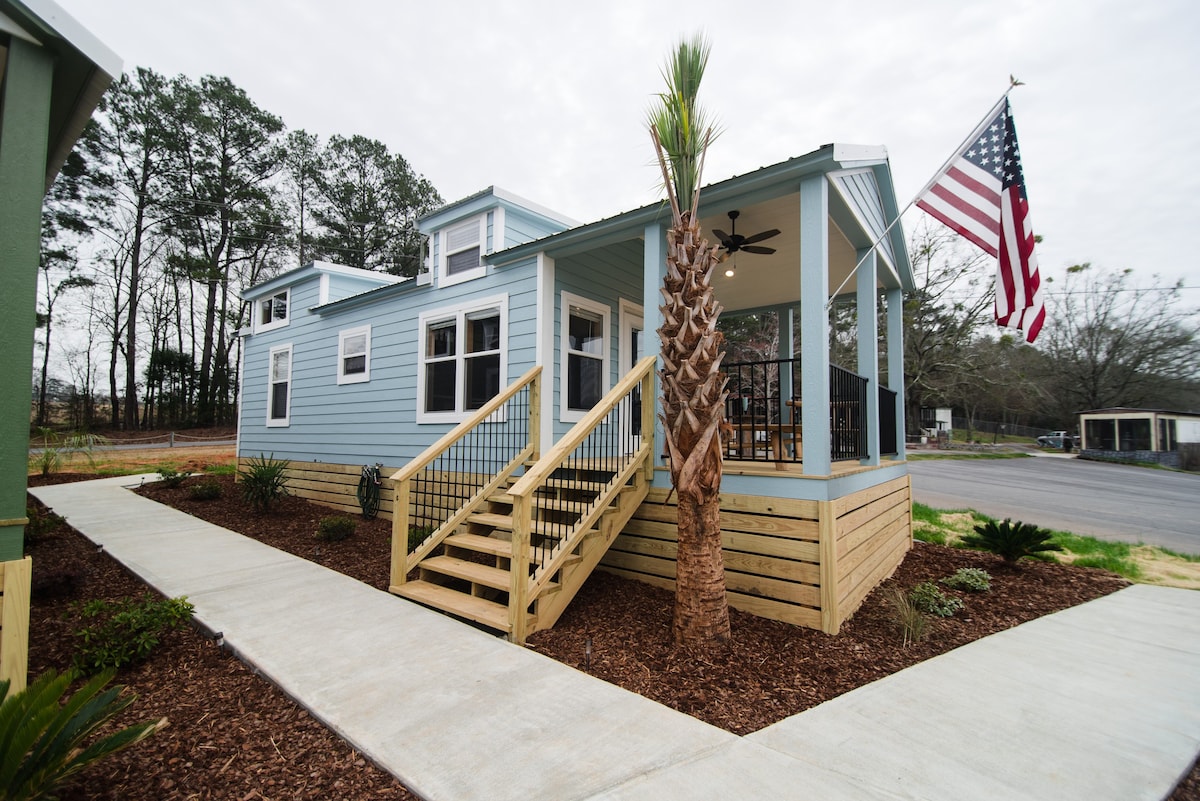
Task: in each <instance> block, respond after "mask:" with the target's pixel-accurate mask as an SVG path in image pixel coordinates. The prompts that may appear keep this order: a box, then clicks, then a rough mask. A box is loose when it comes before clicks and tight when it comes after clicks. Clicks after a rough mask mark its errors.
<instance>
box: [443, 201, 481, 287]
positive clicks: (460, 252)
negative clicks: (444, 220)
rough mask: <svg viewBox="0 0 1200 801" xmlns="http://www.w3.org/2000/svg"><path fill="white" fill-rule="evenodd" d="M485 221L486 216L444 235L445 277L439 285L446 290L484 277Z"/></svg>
mask: <svg viewBox="0 0 1200 801" xmlns="http://www.w3.org/2000/svg"><path fill="white" fill-rule="evenodd" d="M485 220H486V216H479V217H474V218H472V219H470V220H467V221H466V222H463V223H459V224H457V225H453V226H451V227H449V228H447V229H446V230H445V231H443V232H442V254H443V255H442V258H441V260H440V261H441V267H442V270H441V273H442V274H441V279H440V281H439V283H440V284H441V285H442V286H448V285H450V284H457V283H459V282H460V281H469V280H471V279H472V278H479V277H481V276H482V275H483V274H484V272H485V270H486V268H485V267H484V265H483V261H482V256H483V243H484V240H485V238H486V236H487V232H486V229H485Z"/></svg>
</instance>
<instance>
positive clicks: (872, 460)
mask: <svg viewBox="0 0 1200 801" xmlns="http://www.w3.org/2000/svg"><path fill="white" fill-rule="evenodd" d="M857 256H858V259H859V260H860V261H862V266H860V267H859V268H858V277H857V281H858V374H859V375H861V376H863V377H864V378H866V379H867V419H866V423H867V456H866V458H865V459H860V460H859V461H860V462H861V463H862V464H864V465H877V464H879V450H880V449H879V293H878V292H877V291H876V289H875V280H876V277H875V273H876V269H877V266H878V265H877V262H876V256H875V248H871V249H870V250H869V251H867V250H866V249H860V250H859V251H858V254H857Z"/></svg>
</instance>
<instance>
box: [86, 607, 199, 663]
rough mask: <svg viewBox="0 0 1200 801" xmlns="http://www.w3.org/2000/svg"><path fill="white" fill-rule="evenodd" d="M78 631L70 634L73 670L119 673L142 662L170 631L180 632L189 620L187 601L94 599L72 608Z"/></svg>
mask: <svg viewBox="0 0 1200 801" xmlns="http://www.w3.org/2000/svg"><path fill="white" fill-rule="evenodd" d="M74 608H75V609H76V610H77V611H78V612H79V616H80V618H81V620H82V622H83V623H84V624H85V625H83V627H82V628H80V629H78V630H76V631H75V632H74V635H75V639H76V640H77V641H78V643H79V646H78V650H77V651H76V652H75V667H76V668H77V669H78V670H80V671H82V672H84V673H87V674H95V673H99V672H101V671H103V670H107V669H113V670H116V669H119V668H122V667H124V666H126V665H129V664H132V663H134V662H137V661H139V660H141V659H145V658H146V657H147V656H149V655H150V652H151V651H153V650H154V648H155V647H157V645H158V643H159V642H160V640H161V638H162V636H163V635H164V634H166V633H167V632H168V631H170V630H171V629H178V628H182V627H183V626H184V625H186V624H187V622H188V620H189V619H190V618H191V616H192V611H193V607H192V605H191V604H190V603H188V600H187V598H183V597H180V598H166V599H162V600H159V599H156V598H153V597H152V596H150V595H148V594H147V595H144V596H142V598H140V599H137V598H121V599H119V600H115V601H105V600H101V599H96V600H92V601H87V602H85V603H81V604H76V605H75V607H74Z"/></svg>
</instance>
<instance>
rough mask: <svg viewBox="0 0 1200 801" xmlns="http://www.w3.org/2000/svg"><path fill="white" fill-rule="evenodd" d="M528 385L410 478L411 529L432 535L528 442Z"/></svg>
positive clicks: (523, 448) (509, 462)
mask: <svg viewBox="0 0 1200 801" xmlns="http://www.w3.org/2000/svg"><path fill="white" fill-rule="evenodd" d="M529 395H530V386H529V385H526V386H524V387H522V388H521V389H520V390H518V391H517V392H516V394H514V395H513V396H512V397H511V398H509V399H508V401H507V402H506V403H505V404H504V406H502V407H501V408H500V409H499V410H497V411H496V412H494V413H493V414H492V415H491V416H489V417H488V418H487V420H485V421H484V422H482V423H481V424H479V425H478V426H476V427H475V428H473V429H471V430H470V431H468V432H467V433H465V434H464V435H463V436H462V437H461V438H460V439H458V440H457V441H456V442H454V443H453V444H451V445H450V446H449V447H448V448H446V449H445V450H444V451H443V452H442V453H440V454H439V455H438V456H436V457H434V459H433V460H432V461H430V462H429V463H428V464H427V465H425V466H424V467H423V468H422V469H420V470H419V471H417V472H416V474H415V475H414V476H413V477H412V490H411V493H410V496H409V504H410V505H409V525H410V526H411V527H412V528H413V529H414V530H420V531H423V532H425V533H426V534H432V533H433V532H434V531H435V530H437V529H438V528H439V527H440V526H442V524H443V523H445V522H446V520H447V519H449V517H450V516H451V515H453V514H454V513H455V512H456V511H458V510H459V509H461V508H462V507H463V506H465V505H466V504H467V503H468V502H469V501H470V500H471V499H473V498H475V497H476V496H477V495H478V494H479V493H480V491H481V490H482V489H483V488H484V487H485V486H486V485H487V484H488V483H489V482H491V481H492V480H493V478H494V477H495V476H496V474H497V473H500V472H501V471H502V470H504V469H505V468H506V467H507V466H509V465H510V464H511V463H512V461H513V460H514V459H515V458H517V456H518V455H519V454H520V453H521V452H522V451H523V450H525V448H526V447H527V446H528V444H529Z"/></svg>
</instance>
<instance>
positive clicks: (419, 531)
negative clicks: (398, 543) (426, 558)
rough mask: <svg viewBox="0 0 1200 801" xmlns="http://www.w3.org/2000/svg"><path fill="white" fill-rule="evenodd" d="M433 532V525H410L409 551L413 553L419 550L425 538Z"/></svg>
mask: <svg viewBox="0 0 1200 801" xmlns="http://www.w3.org/2000/svg"><path fill="white" fill-rule="evenodd" d="M432 533H433V526H409V527H408V552H409V553H412V552H413V551H415V550H417V546H419V545H420V544H421V543H422V542H424V541H425V539H426V538H427V537H428V536H429V535H430V534H432Z"/></svg>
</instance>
